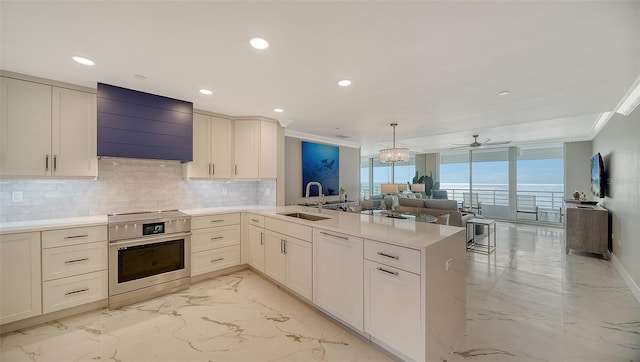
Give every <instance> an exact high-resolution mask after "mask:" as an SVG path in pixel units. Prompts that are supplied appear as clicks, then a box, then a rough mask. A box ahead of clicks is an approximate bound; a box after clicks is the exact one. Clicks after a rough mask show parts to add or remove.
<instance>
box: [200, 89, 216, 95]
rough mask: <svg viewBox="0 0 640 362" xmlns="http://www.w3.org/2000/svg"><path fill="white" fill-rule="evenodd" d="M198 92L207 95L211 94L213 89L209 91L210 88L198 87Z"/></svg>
mask: <svg viewBox="0 0 640 362" xmlns="http://www.w3.org/2000/svg"><path fill="white" fill-rule="evenodd" d="M198 92H200V93H202V94H205V95H208V96H210V95H212V94H213V91H210V90H208V89H205V88H202V89H199V90H198Z"/></svg>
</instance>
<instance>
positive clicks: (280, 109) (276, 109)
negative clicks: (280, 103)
mask: <svg viewBox="0 0 640 362" xmlns="http://www.w3.org/2000/svg"><path fill="white" fill-rule="evenodd" d="M273 111H274V112H277V113H282V112H284V109H282V108H274V109H273Z"/></svg>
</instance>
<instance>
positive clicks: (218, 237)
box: [211, 236, 224, 240]
mask: <svg viewBox="0 0 640 362" xmlns="http://www.w3.org/2000/svg"><path fill="white" fill-rule="evenodd" d="M220 239H224V236H216V237H213V238H211V240H220Z"/></svg>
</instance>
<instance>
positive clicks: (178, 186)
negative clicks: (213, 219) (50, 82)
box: [0, 158, 276, 222]
mask: <svg viewBox="0 0 640 362" xmlns="http://www.w3.org/2000/svg"><path fill="white" fill-rule="evenodd" d="M182 175H183V173H182V165H181V164H180V163H179V162H176V161H158V160H136V159H121V158H104V159H102V160H100V161H99V162H98V178H97V180H3V181H0V222H10V221H22V220H37V219H50V218H61V217H77V216H90V215H105V214H108V213H117V212H129V211H144V210H147V211H148V210H163V209H175V208H179V209H188V208H199V207H216V206H241V205H271V206H275V203H276V183H275V181H273V180H269V181H231V182H225V181H208V180H204V181H185V180H184V179H183V176H182ZM12 191H22V192H23V199H24V200H23V202H21V203H13V202H12V201H11V193H12Z"/></svg>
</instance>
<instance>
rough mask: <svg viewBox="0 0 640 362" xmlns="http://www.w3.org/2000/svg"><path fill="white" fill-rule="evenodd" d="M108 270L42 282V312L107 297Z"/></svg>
mask: <svg viewBox="0 0 640 362" xmlns="http://www.w3.org/2000/svg"><path fill="white" fill-rule="evenodd" d="M107 278H108V274H107V271H106V270H102V271H98V272H93V273H88V274H80V275H75V276H72V277H66V278H61V279H55V280H50V281H46V282H43V283H42V312H43V313H50V312H55V311H58V310H62V309H66V308H71V307H75V306H78V305H82V304H86V303H91V302H94V301H97V300H101V299H105V298H107V294H108V290H107V288H108V287H107V280H108V279H107Z"/></svg>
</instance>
